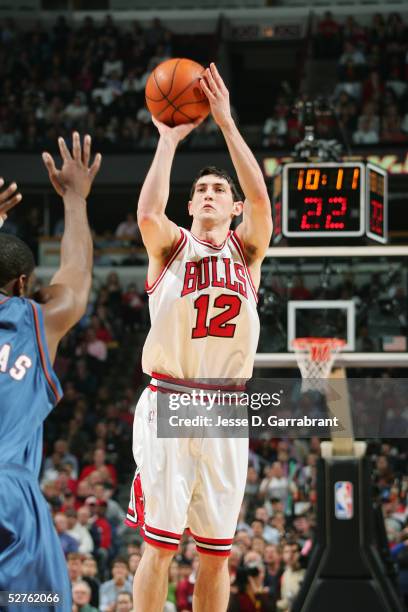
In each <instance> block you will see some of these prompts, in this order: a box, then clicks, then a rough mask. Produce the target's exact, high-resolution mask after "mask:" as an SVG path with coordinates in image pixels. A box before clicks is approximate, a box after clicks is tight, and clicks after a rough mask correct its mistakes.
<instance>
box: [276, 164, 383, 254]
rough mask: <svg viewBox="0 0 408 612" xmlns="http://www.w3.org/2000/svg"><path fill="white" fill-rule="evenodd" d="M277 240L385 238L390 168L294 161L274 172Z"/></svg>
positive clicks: (379, 240) (370, 165)
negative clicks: (386, 169)
mask: <svg viewBox="0 0 408 612" xmlns="http://www.w3.org/2000/svg"><path fill="white" fill-rule="evenodd" d="M272 212H273V220H274V233H273V241H274V243H277V242H279V240H280V239H281V238H282V236H284V237H288V238H317V237H322V238H323V237H326V238H335V237H343V238H347V237H358V236H363V235H366V236H368V237H370V238H371V239H373V240H376V241H378V242H382V243H386V242H387V231H388V227H387V216H388V200H387V173H386V171H385V170H383V169H382V168H379V167H377V166H375V165H373V164H364V163H362V162H356V163H354V162H342V163H341V162H340V163H336V162H321V163H302V162H293V163H288V164H286V165H284V166H281V167H280V168H279V169H278V171H277V172H276V173H275V176H274V183H273V198H272Z"/></svg>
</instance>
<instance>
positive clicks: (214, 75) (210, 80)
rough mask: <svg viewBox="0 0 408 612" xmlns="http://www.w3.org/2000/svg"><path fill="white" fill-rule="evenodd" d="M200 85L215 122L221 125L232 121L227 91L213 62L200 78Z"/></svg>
mask: <svg viewBox="0 0 408 612" xmlns="http://www.w3.org/2000/svg"><path fill="white" fill-rule="evenodd" d="M200 85H201V88H202V90H203V92H204V93H205V95H206V96H207V98H208V102H209V103H210V108H211V113H212V116H213V117H214V121H215V123H216V124H217V125H218V126H219V127H221V128H222V127H223V126H225V125H227V124H228V123H229V122H231V121H232V116H231V107H230V100H229V91H228V89H227V87H226V86H225V83H224V81H223V80H222V78H221V76H220V73H219V72H218V70H217V67H216V65H215V64H214V63H211V64H210V67H209V68H207V69H206V71H205V73H204V75H203V77H202V78H201V79H200Z"/></svg>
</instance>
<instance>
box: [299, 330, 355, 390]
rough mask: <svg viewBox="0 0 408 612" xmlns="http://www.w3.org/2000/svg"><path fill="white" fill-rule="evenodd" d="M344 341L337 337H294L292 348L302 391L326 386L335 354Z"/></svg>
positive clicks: (321, 388)
mask: <svg viewBox="0 0 408 612" xmlns="http://www.w3.org/2000/svg"><path fill="white" fill-rule="evenodd" d="M345 344H346V342H345V341H344V340H340V339H339V338H295V339H294V340H293V343H292V345H293V348H294V350H295V352H296V360H297V362H298V366H299V370H300V373H301V375H302V379H303V381H302V391H313V390H314V391H320V392H321V393H323V392H324V391H325V388H326V380H327V378H328V377H329V375H330V372H331V369H332V366H333V363H334V360H335V359H336V355H337V354H338V353H339V351H341V349H342V348H343V347H344V346H345Z"/></svg>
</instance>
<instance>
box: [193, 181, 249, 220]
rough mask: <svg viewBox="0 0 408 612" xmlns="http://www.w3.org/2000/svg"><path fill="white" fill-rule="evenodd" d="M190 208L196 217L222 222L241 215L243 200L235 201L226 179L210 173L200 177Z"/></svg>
mask: <svg viewBox="0 0 408 612" xmlns="http://www.w3.org/2000/svg"><path fill="white" fill-rule="evenodd" d="M188 208H189V213H190V215H191V216H192V217H194V218H198V219H200V220H202V221H212V222H215V223H220V222H223V221H226V220H231V219H232V217H234V216H237V215H239V214H240V213H241V211H242V202H234V198H233V195H232V191H231V187H230V185H229V183H228V181H227V180H226V179H224V178H222V177H219V176H215V175H213V174H208V175H206V176H202V177H201V178H200V179H198V181H197V183H196V186H195V190H194V195H193V197H192V199H191V200H190V202H189V205H188Z"/></svg>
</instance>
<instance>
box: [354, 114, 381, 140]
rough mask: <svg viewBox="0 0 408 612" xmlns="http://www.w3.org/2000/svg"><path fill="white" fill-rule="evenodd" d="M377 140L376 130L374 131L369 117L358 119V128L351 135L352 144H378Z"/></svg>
mask: <svg viewBox="0 0 408 612" xmlns="http://www.w3.org/2000/svg"><path fill="white" fill-rule="evenodd" d="M379 140H380V139H379V134H378V130H376V129H375V122H374V121H373V120H370V119H369V117H360V121H359V128H358V130H357V131H356V132H354V134H353V142H354V144H357V145H359V144H363V145H367V144H378V142H379Z"/></svg>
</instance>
